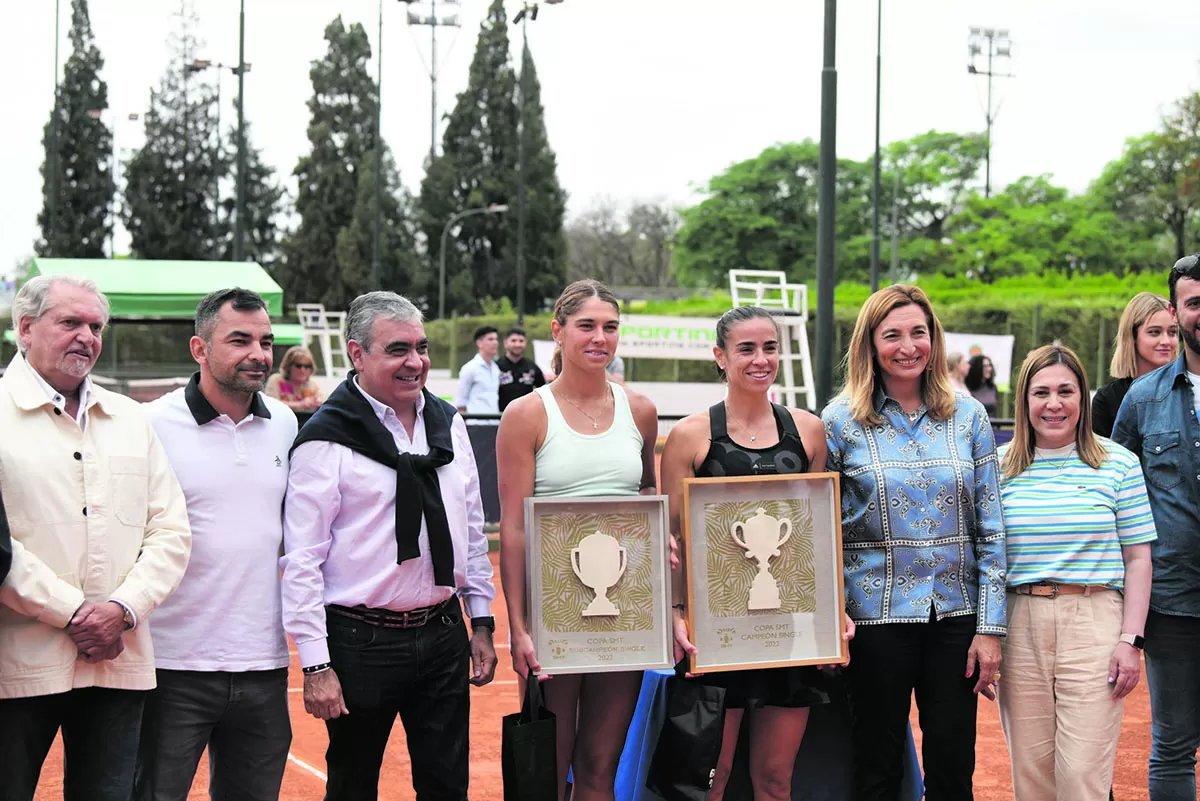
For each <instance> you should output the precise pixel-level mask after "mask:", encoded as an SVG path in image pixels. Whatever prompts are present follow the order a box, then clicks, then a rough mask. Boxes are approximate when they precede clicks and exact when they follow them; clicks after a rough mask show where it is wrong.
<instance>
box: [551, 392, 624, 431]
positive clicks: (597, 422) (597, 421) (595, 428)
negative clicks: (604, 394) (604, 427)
mask: <svg viewBox="0 0 1200 801" xmlns="http://www.w3.org/2000/svg"><path fill="white" fill-rule="evenodd" d="M609 393H610V394H611V393H612V390H611V389H610V390H609ZM561 397H562V399H563V400H565V401H566V402H567V403H569V404H571V405H572V406H574V407H575V408H576V409H578V410H579V411H580V413H582V414H583V416H584V417H586V418H587V419H589V420H591V421H592V430H593V431H599V430H600V418H601V417H603V416H604V412H605V411H606V410H607V409H608V398H605V399H604V406H603V407H602V408H601V409H600V414H598V415H596V416H594V417H593V416H592V415H590V414H588V413H587V412H586V411H584V408H583V407H582V406H580V405H579V404H578V403H576V402H575V401H573V400H571V399H570V398H568V397H567V396H566V395H562V396H561Z"/></svg>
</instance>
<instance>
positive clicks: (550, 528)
mask: <svg viewBox="0 0 1200 801" xmlns="http://www.w3.org/2000/svg"><path fill="white" fill-rule="evenodd" d="M669 551H670V542H669V539H668V527H667V498H666V496H665V495H656V496H649V495H631V496H628V497H604V498H526V499H525V553H526V588H527V591H528V598H529V601H528V603H529V632H530V636H531V637H532V638H533V645H534V648H535V649H536V652H537V658H538V662H539V663H540V664H541V666H542V674H543V675H554V674H556V673H595V672H601V671H615V670H653V669H660V668H669V667H671V666H672V665H673V664H674V659H673V656H674V645H673V642H672V632H671V596H670V580H669V571H670V561H669Z"/></svg>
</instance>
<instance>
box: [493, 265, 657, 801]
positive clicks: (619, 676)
mask: <svg viewBox="0 0 1200 801" xmlns="http://www.w3.org/2000/svg"><path fill="white" fill-rule="evenodd" d="M620 324H621V323H620V308H619V306H618V304H617V301H616V298H615V297H613V294H612V292H611V291H610V290H609V289H608V287H606V286H604V285H603V284H601V283H599V282H598V281H576V282H575V283H573V284H571V285H570V286H569V287H567V288H566V289H565V290H564V291H563V293H562V295H561V296H560V297H559V299H558V302H557V303H556V304H555V306H554V321H553V323H552V324H551V330H552V332H553V334H554V340H555V342H556V343H557V344H558V348H557V349H556V351H555V354H554V358H555V364H554V372H555V373H557V374H558V377H557V378H556V379H555V380H554V381H553V383H551V384H549V385H547V386H545V387H542V388H540V389H539V390H538V391H537V393H536V394H533V395H526V396H525V397H523V398H520V399H518V400H516V401H514V402H513V403H511V404H510V405H509V406H508V408H507V409H505V411H504V417H503V418H501V421H500V430H499V432H498V433H497V435H496V463H497V467H498V468H499V470H498V472H499V479H500V508H501V515H500V577H501V583H502V585H503V587H504V595H505V599H506V601H507V603H508V620H509V630H510V633H509V637H510V643H511V651H512V660H513V668H514V669H515V670H516V671H517V674H518V675H519V676H520V677H521V678H522V679H526V678H528V677H529V674H530V673H533V674H535V675H536V674H537V673H538V672H539V671H540V670H541V666H540V665H539V664H538V660H537V654H536V653H534V649H533V642H532V640H531V639H530V636H529V630H528V610H527V606H526V587H525V499H526V498H528V497H569V496H589V495H637V494H639V493H641V494H645V495H653V494H655V492H656V482H655V468H654V446H655V441H656V439H657V438H658V411H657V410H656V409H655V408H654V404H653V403H651V402H650V400H649V399H647V398H645V397H644V396H642V395H640V394H638V393H636V392H634V391H632V390H629V389H625V388H624V387H620V386H617V385H614V384H611V383H610V382H609V381H608V379H607V374H606V372H605V368H606V367H607V366H608V363H609V361H611V360H612V358H613V356H614V355H615V354H616V349H617V338H618V334H619V332H620ZM641 683H642V674H641V673H640V672H626V673H588V674H574V675H571V674H556V675H555V676H554V677H552V678H550V679H547V680H546V681H545V683H544V684H543V691H544V693H545V698H546V705H547V706H548V707H549V708H550V710H551V711H552V712H554V714H555V715H556V716H557V718H558V780H559V788H560V790H559V791H560V793H565V791H566V786H567V773H568V770H570V769H571V768H573V769H574V776H573V779H574V786H573V788H572V791H571V798H572V800H573V801H613V798H614V784H615V782H616V775H617V763H618V762H619V761H620V758H621V750H622V749H623V748H624V746H625V736H626V734H627V732H628V729H629V721H630V719H631V718H632V717H633V711H634V707H635V706H636V705H637V698H638V693H639V691H640V689H641Z"/></svg>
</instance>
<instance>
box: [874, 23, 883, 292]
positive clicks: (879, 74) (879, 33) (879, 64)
mask: <svg viewBox="0 0 1200 801" xmlns="http://www.w3.org/2000/svg"><path fill="white" fill-rule="evenodd" d="M882 91H883V0H877V2H876V7H875V180H874V182H873V184H872V187H871V207H872V218H873V219H872V221H871V291H872V292H875V291H876V290H878V289H879V117H880V99H881V97H882Z"/></svg>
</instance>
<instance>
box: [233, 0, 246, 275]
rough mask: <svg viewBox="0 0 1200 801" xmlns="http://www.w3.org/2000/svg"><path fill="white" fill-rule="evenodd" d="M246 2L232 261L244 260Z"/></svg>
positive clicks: (241, 16) (240, 37)
mask: <svg viewBox="0 0 1200 801" xmlns="http://www.w3.org/2000/svg"><path fill="white" fill-rule="evenodd" d="M248 68H249V65H248V64H246V0H242V2H241V9H240V11H239V13H238V66H237V76H238V101H237V208H236V210H235V213H234V216H233V260H234V261H242V260H244V259H245V258H246V246H245V242H246V70H247V69H248Z"/></svg>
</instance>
